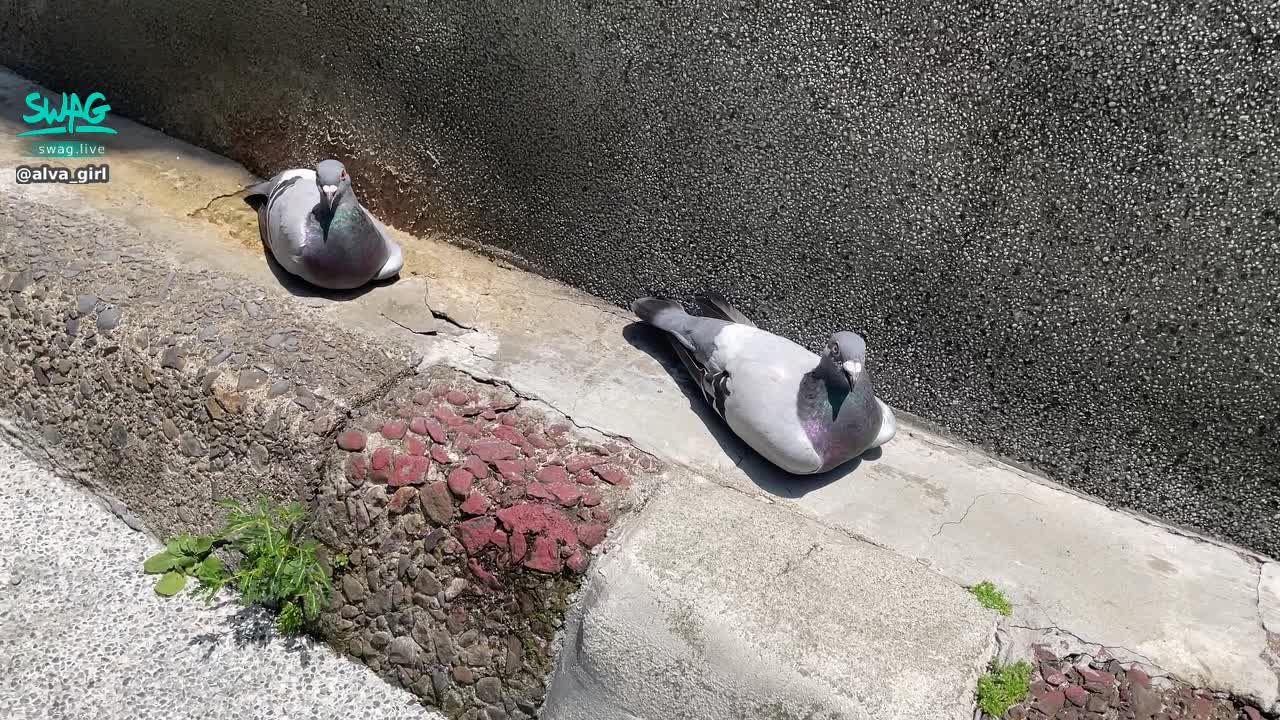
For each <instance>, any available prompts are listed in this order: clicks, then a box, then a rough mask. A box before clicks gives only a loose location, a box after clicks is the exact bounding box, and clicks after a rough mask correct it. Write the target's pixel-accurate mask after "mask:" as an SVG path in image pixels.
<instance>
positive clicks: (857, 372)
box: [826, 331, 867, 387]
mask: <svg viewBox="0 0 1280 720" xmlns="http://www.w3.org/2000/svg"><path fill="white" fill-rule="evenodd" d="M826 355H827V357H828V358H830V360H831V362H832V364H834V365H835V366H836V367H838V368H839V369H840V371H841V373H843V374H844V377H845V378H846V379H847V380H848V381H849V387H853V386H855V385H857V384H858V380H859V379H861V378H862V376H863V373H864V372H865V371H866V363H867V342H866V341H865V340H863V339H862V336H860V335H858V334H857V333H851V332H843V331H842V332H838V333H834V334H832V336H831V342H830V344H829V345H828V347H827V352H826Z"/></svg>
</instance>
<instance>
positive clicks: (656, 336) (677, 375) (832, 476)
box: [622, 322, 881, 498]
mask: <svg viewBox="0 0 1280 720" xmlns="http://www.w3.org/2000/svg"><path fill="white" fill-rule="evenodd" d="M622 337H623V339H625V340H626V341H627V343H629V344H630V345H631V346H632V347H634V348H636V349H637V350H640V351H642V352H645V353H647V354H648V355H649V356H651V357H653V359H655V360H657V361H658V362H659V363H660V364H661V365H662V369H664V370H666V371H667V374H669V375H670V376H671V379H672V380H674V381H675V382H676V385H678V386H679V387H680V392H682V393H684V396H685V399H686V400H688V401H689V408H690V409H691V410H693V412H694V413H696V414H697V415H698V418H699V419H700V420H702V423H703V424H704V425H706V426H707V429H708V430H709V431H710V432H711V436H712V437H713V438H715V440H716V442H717V443H719V445H720V448H721V449H722V450H724V453H725V454H726V455H728V456H729V457H730V458H734V462H735V464H737V466H738V468H739V469H741V470H742V472H743V473H744V474H746V476H747V477H749V478H751V481H752V482H754V483H755V484H756V485H757V486H758V487H759V488H760V489H761V490H764V491H765V492H767V493H769V494H771V495H776V496H778V497H784V498H800V497H804V496H805V495H807V494H809V493H811V492H813V491H814V490H817V489H819V488H822V487H825V486H827V485H830V484H831V483H834V482H837V481H839V480H841V479H843V478H845V477H846V476H849V475H851V474H852V473H853V471H854V470H856V469H857V468H858V466H859V465H861V464H862V462H863V461H864V460H867V461H874V460H879V459H880V456H881V450H880V448H872V449H871V450H868V451H867V452H865V453H863V454H862V455H861V456H860V457H857V458H854V459H853V460H850V461H849V462H847V463H845V464H843V465H841V466H839V467H837V468H834V469H832V470H829V471H827V472H825V473H820V474H817V475H793V474H791V473H788V472H786V471H784V470H782V469H781V468H779V467H778V466H776V465H774V464H773V463H771V462H769V461H768V460H765V459H764V458H763V457H762V456H760V454H758V453H757V452H756V451H754V450H752V449H751V447H750V446H748V445H747V444H746V443H745V442H743V441H742V439H741V438H739V437H738V436H737V435H736V434H734V432H733V430H731V429H729V426H728V425H727V424H725V421H724V420H723V419H722V418H721V417H720V416H719V415H717V414H716V412H715V411H714V410H713V409H712V408H711V406H710V405H708V404H707V401H706V398H704V397H703V395H702V390H700V389H699V388H698V387H697V385H695V384H694V382H693V379H692V378H691V377H689V373H688V371H686V370H685V368H684V365H683V363H681V362H680V359H679V357H677V356H676V354H675V351H674V350H672V349H671V345H670V343H669V342H668V340H667V337H666V334H665V333H663V332H662V331H660V330H657V329H656V328H653V327H650V326H649V325H646V324H644V323H641V322H635V323H632V324H630V325H628V326H626V327H625V328H623V330H622Z"/></svg>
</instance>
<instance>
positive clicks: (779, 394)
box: [631, 293, 897, 475]
mask: <svg viewBox="0 0 1280 720" xmlns="http://www.w3.org/2000/svg"><path fill="white" fill-rule="evenodd" d="M699 300H700V302H699V305H700V306H701V309H702V311H703V313H704V314H703V315H691V314H689V313H688V312H686V311H685V309H684V306H683V305H681V304H680V303H678V302H675V301H673V300H665V299H661V298H652V297H649V298H641V299H639V300H636V301H635V302H634V303H632V304H631V310H632V312H634V313H635V314H636V316H638V317H639V318H640V319H641V320H642V321H644V322H645V323H648V324H649V325H652V326H654V327H657V328H659V329H661V330H663V331H665V333H666V334H667V336H668V338H669V339H670V341H671V345H672V347H673V348H675V350H676V354H678V355H679V356H680V359H681V360H682V361H683V362H684V365H685V367H686V368H687V369H688V371H689V374H690V375H692V376H693V379H694V381H695V383H696V384H697V385H698V387H699V388H700V389H701V390H702V394H703V395H704V396H705V397H706V399H707V402H708V403H710V404H711V406H712V407H714V408H715V411H716V413H718V414H719V415H720V417H722V418H724V420H725V422H726V423H727V424H728V425H729V428H730V429H732V430H733V432H734V433H736V434H737V435H738V437H740V438H742V440H743V441H745V442H746V443H747V444H748V445H750V446H751V447H752V448H753V449H754V450H755V451H756V452H758V453H760V454H761V455H763V456H764V457H765V458H766V459H768V460H769V461H770V462H772V463H773V464H775V465H777V466H778V467H780V468H782V469H783V470H785V471H787V472H789V473H792V474H795V475H811V474H814V473H821V472H826V471H828V470H831V469H832V468H835V467H837V466H839V465H842V464H844V463H845V462H848V461H849V460H852V459H853V458H856V457H858V456H860V455H862V454H863V453H865V452H866V451H867V450H870V449H871V448H875V447H879V446H881V445H883V444H885V443H887V442H889V441H890V440H892V439H893V436H894V434H895V433H896V432H897V421H896V419H895V418H894V416H893V411H892V410H890V409H889V406H888V405H886V404H884V403H883V402H882V401H881V400H880V399H879V398H877V397H876V396H875V392H874V391H873V389H872V386H871V375H870V374H869V373H868V371H867V368H866V357H867V345H866V342H865V341H864V340H863V339H862V337H860V336H859V335H857V334H856V333H852V332H837V333H835V334H833V335H832V336H831V341H830V344H829V345H828V346H827V348H826V349H825V350H824V351H823V353H822V354H821V355H815V354H814V353H812V352H810V351H809V350H806V349H805V348H803V347H801V346H800V345H797V344H796V343H794V342H792V341H790V340H788V339H786V338H783V337H779V336H778V335H774V334H772V333H769V332H766V331H764V330H761V329H760V328H758V327H756V325H755V323H753V322H751V321H750V320H749V319H747V317H746V316H745V315H743V314H742V313H741V312H739V311H738V310H737V309H736V308H734V307H733V306H732V305H730V304H729V302H728V301H727V300H725V299H724V298H723V297H721V296H719V295H715V294H711V293H708V294H706V295H703V296H701V298H699Z"/></svg>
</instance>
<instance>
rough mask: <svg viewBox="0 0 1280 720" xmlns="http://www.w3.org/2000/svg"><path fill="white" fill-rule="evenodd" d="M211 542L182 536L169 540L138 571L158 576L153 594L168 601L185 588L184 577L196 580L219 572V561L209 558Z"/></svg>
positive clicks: (205, 537)
mask: <svg viewBox="0 0 1280 720" xmlns="http://www.w3.org/2000/svg"><path fill="white" fill-rule="evenodd" d="M212 552H213V538H211V537H207V536H198V537H197V536H195V535H191V534H190V533H183V534H181V535H179V536H177V537H175V538H173V539H172V540H170V541H169V542H168V543H167V544H166V545H165V547H164V550H162V551H160V552H159V553H156V554H155V555H152V556H151V557H149V558H147V561H146V562H145V563H143V564H142V569H143V570H145V571H146V572H148V573H151V574H154V575H160V579H159V580H157V581H156V593H157V594H160V595H163V596H165V597H169V596H172V595H176V594H178V593H179V592H181V591H182V589H183V588H184V587H186V586H187V577H188V576H190V577H195V578H200V577H204V576H208V575H210V574H213V573H221V572H223V567H222V561H221V560H219V559H218V558H217V557H215V556H214V555H212V554H211V553H212Z"/></svg>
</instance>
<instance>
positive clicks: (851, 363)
mask: <svg viewBox="0 0 1280 720" xmlns="http://www.w3.org/2000/svg"><path fill="white" fill-rule="evenodd" d="M844 372H845V374H846V375H848V376H849V384H850V385H852V384H853V381H855V380H857V379H858V376H859V375H861V374H862V363H860V362H858V361H857V360H847V361H845V363H844Z"/></svg>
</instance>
